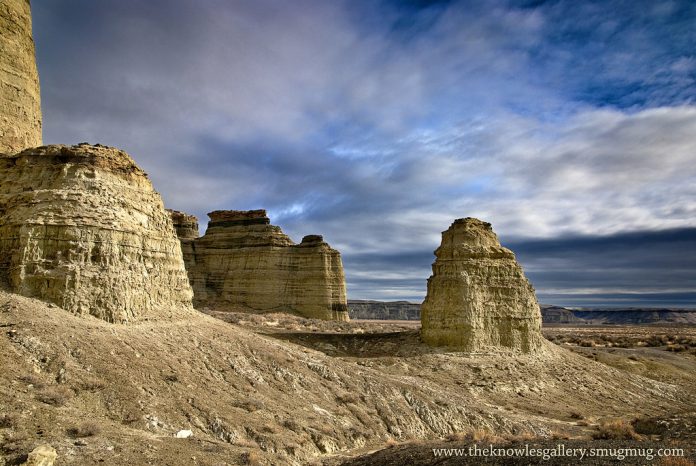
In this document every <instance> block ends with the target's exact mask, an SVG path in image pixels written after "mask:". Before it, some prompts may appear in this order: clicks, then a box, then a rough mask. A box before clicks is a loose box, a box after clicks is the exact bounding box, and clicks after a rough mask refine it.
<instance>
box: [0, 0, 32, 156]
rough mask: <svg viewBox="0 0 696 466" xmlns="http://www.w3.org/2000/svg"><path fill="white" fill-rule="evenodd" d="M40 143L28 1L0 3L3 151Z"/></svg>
mask: <svg viewBox="0 0 696 466" xmlns="http://www.w3.org/2000/svg"><path fill="white" fill-rule="evenodd" d="M40 145H41V98H40V95H39V74H38V72H37V69H36V58H35V53H34V39H33V38H32V32H31V8H30V6H29V0H2V1H1V2H0V153H15V152H18V151H21V150H23V149H26V148H28V147H35V146H40Z"/></svg>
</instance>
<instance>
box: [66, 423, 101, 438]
mask: <svg viewBox="0 0 696 466" xmlns="http://www.w3.org/2000/svg"><path fill="white" fill-rule="evenodd" d="M100 432H101V428H100V427H99V424H97V423H96V422H85V423H84V424H80V425H79V426H76V427H71V428H69V429H68V435H70V436H71V437H80V438H82V437H93V436H95V435H99V433H100Z"/></svg>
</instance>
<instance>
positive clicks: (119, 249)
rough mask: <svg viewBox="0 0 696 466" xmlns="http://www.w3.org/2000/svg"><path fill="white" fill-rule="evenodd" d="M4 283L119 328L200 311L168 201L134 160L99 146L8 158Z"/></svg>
mask: <svg viewBox="0 0 696 466" xmlns="http://www.w3.org/2000/svg"><path fill="white" fill-rule="evenodd" d="M0 281H3V282H5V284H6V285H9V287H10V289H11V291H13V292H15V293H19V294H22V295H25V296H29V297H36V298H39V299H42V300H44V301H48V302H51V303H54V304H57V305H58V306H60V307H62V308H64V309H66V310H69V311H71V312H73V313H76V314H91V315H94V316H96V317H99V318H100V319H104V320H106V321H109V322H129V321H133V320H136V319H139V318H156V317H157V316H158V315H160V314H161V313H169V312H171V311H172V310H175V309H182V308H190V307H191V297H192V291H191V287H190V285H189V283H188V279H187V276H186V270H185V268H184V262H183V258H182V255H181V249H180V245H179V241H178V240H177V237H176V234H175V232H174V228H173V226H172V221H171V219H170V216H169V215H168V214H167V212H165V210H164V207H163V205H162V199H161V198H160V195H159V194H158V193H157V192H155V191H154V189H153V188H152V185H151V183H150V180H149V179H148V178H147V175H146V174H145V173H144V172H143V171H142V170H141V169H140V168H138V166H137V165H136V164H135V162H134V161H133V159H131V158H130V156H128V154H126V153H125V152H123V151H120V150H118V149H114V148H108V147H104V146H99V145H97V146H92V145H88V144H80V145H77V146H72V147H69V146H59V145H55V146H44V147H38V148H34V149H27V150H25V151H23V152H20V153H19V154H15V155H3V156H0Z"/></svg>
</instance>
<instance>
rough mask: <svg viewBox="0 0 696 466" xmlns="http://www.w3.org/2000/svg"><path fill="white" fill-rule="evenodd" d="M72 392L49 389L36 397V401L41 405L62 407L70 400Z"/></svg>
mask: <svg viewBox="0 0 696 466" xmlns="http://www.w3.org/2000/svg"><path fill="white" fill-rule="evenodd" d="M72 396H73V392H72V391H70V390H69V389H67V388H65V387H62V386H57V387H49V388H46V389H45V390H43V391H42V392H41V393H39V394H38V395H37V397H36V398H37V399H38V400H39V401H41V402H43V403H46V404H49V405H54V406H64V405H65V404H66V403H67V402H68V401H69V400H70V398H72Z"/></svg>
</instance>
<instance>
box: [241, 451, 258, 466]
mask: <svg viewBox="0 0 696 466" xmlns="http://www.w3.org/2000/svg"><path fill="white" fill-rule="evenodd" d="M241 459H242V464H246V465H249V466H257V465H260V464H261V456H260V455H259V454H258V453H257V452H256V451H253V450H252V451H245V452H244V453H242V458H241Z"/></svg>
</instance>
